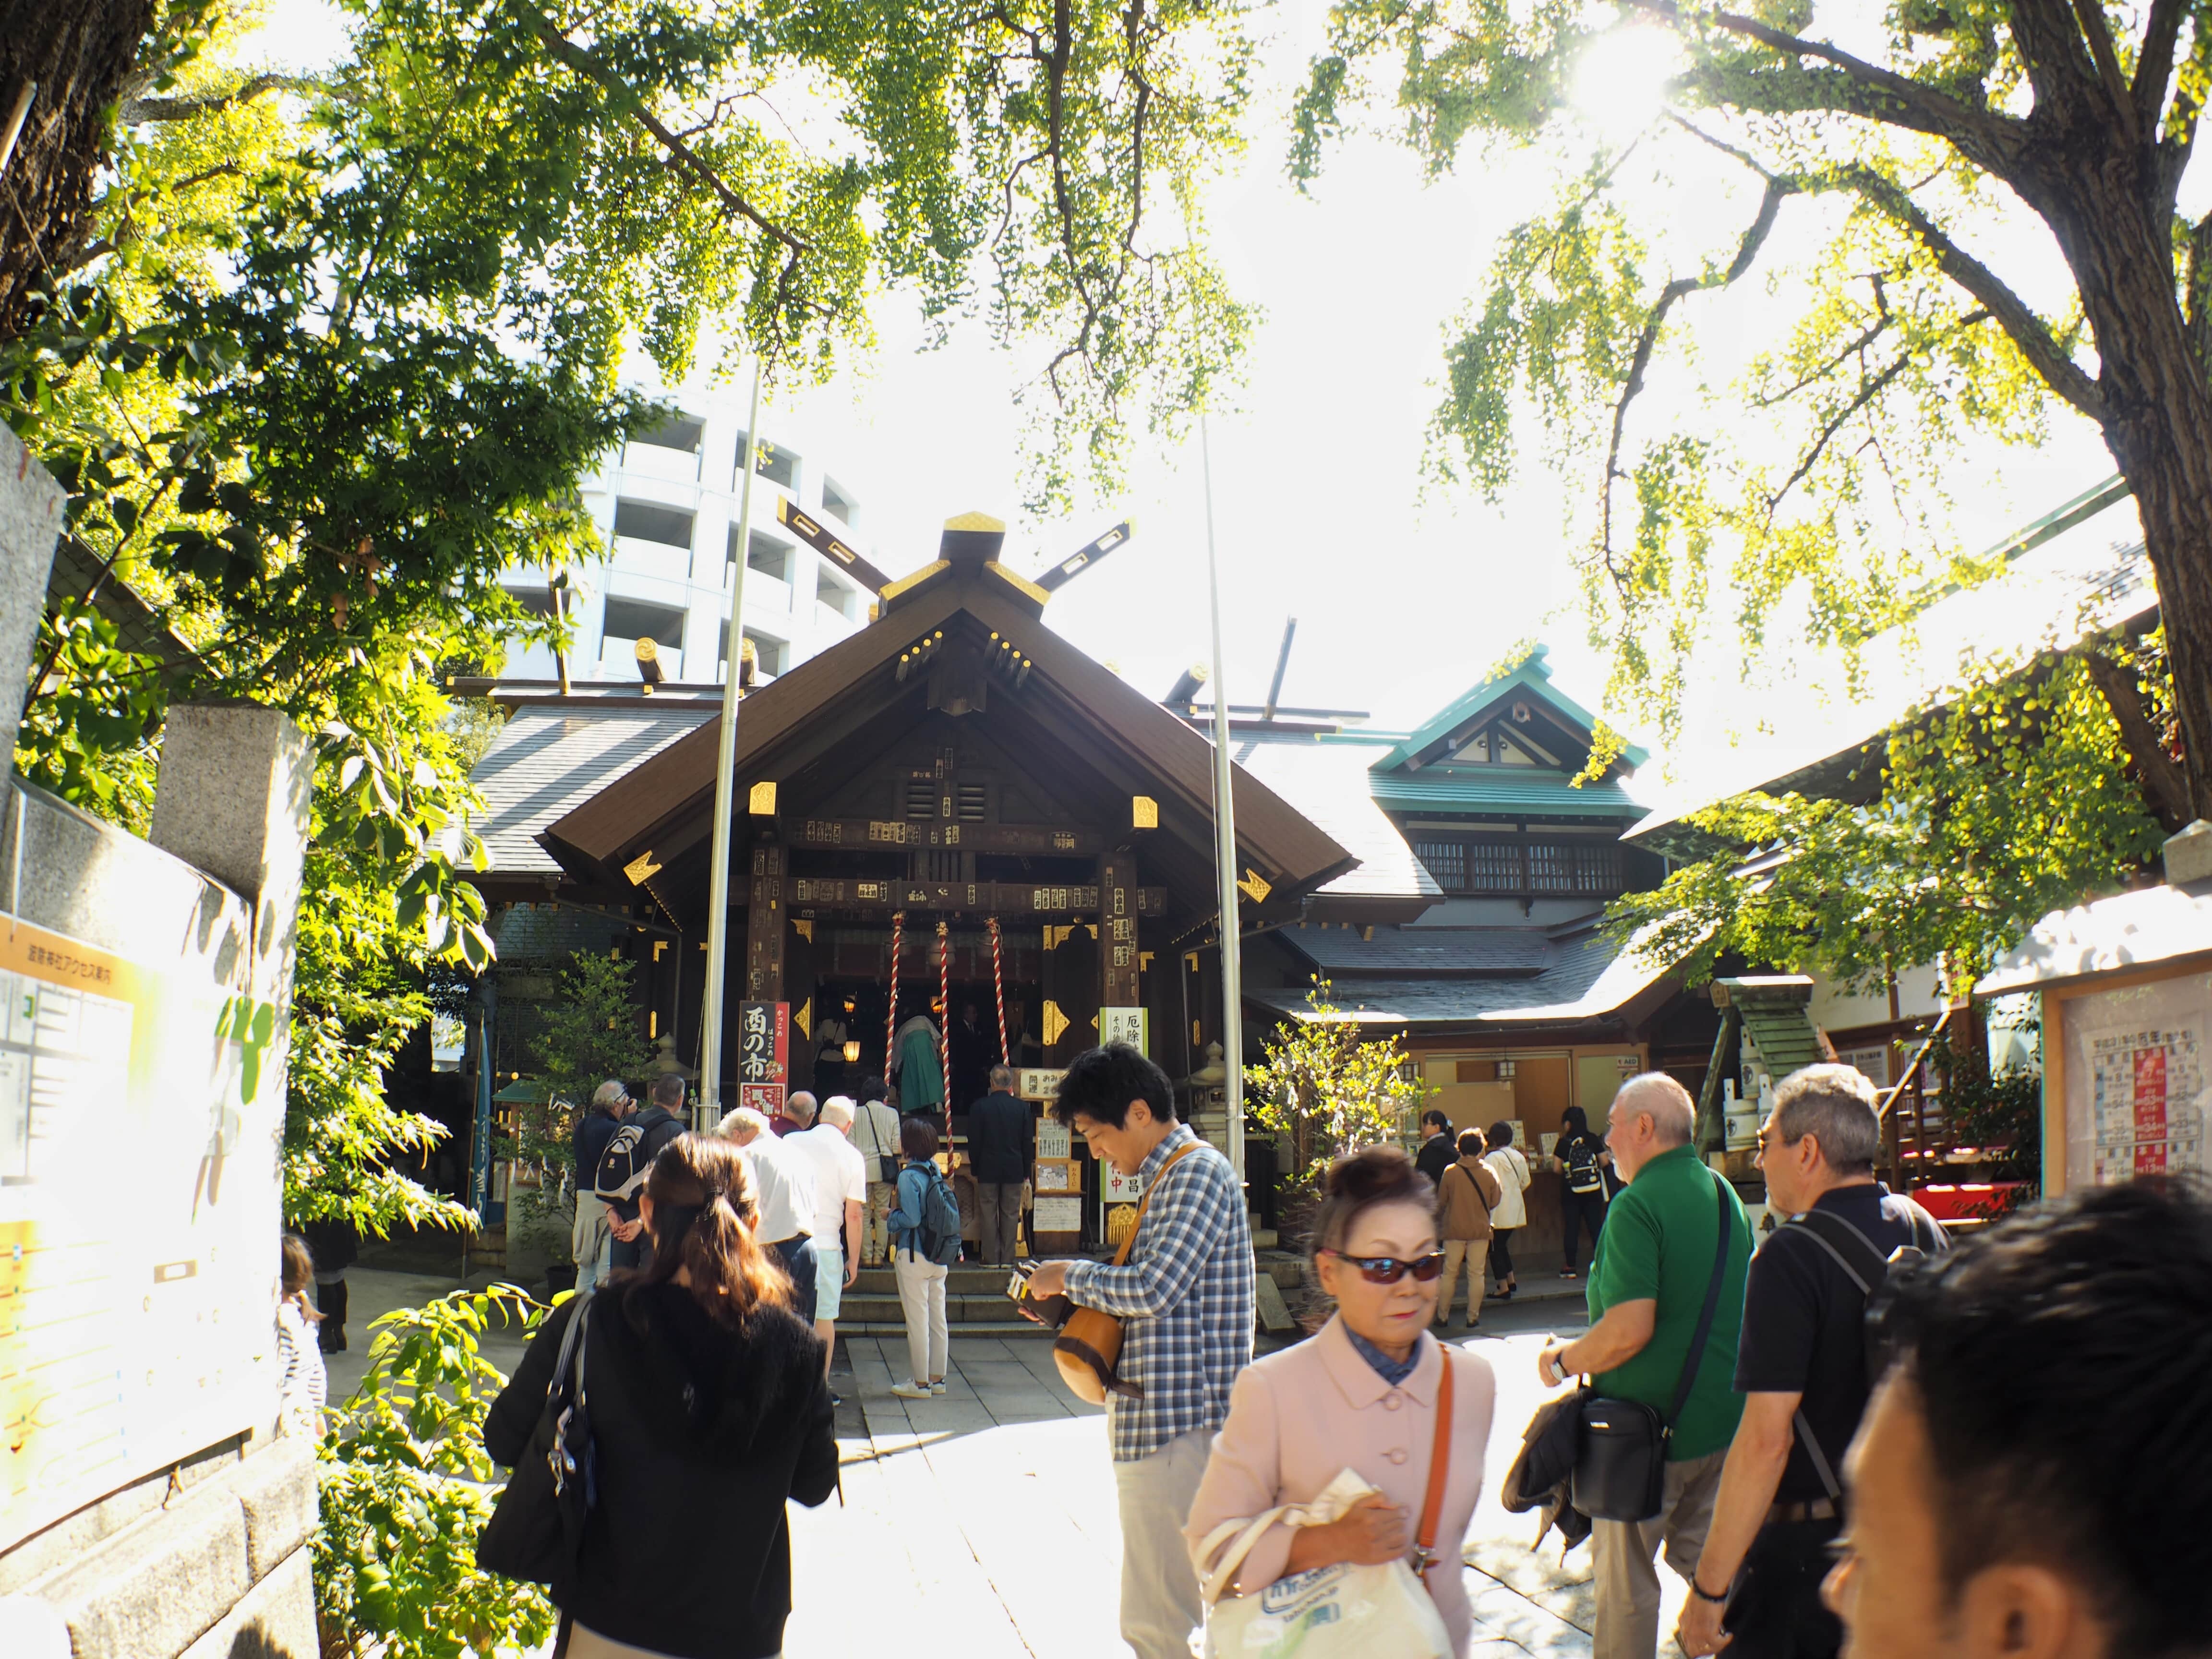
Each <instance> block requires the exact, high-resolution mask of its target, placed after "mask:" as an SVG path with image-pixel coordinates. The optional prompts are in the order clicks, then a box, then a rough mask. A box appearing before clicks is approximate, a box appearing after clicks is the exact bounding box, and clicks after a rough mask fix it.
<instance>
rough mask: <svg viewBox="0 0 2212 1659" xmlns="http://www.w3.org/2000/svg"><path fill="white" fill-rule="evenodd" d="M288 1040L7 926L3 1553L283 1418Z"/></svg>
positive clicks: (148, 970) (228, 1002)
mask: <svg viewBox="0 0 2212 1659" xmlns="http://www.w3.org/2000/svg"><path fill="white" fill-rule="evenodd" d="M284 1029H285V1028H284V1024H283V1011H282V1010H281V1009H279V1008H278V1007H277V1006H276V1005H275V1004H273V1003H267V1002H257V1001H255V1000H252V999H251V998H247V997H244V996H240V995H239V994H236V993H235V992H234V990H232V989H231V988H230V987H228V986H226V985H224V984H222V982H221V981H217V980H216V979H215V978H214V977H213V975H211V974H210V973H209V972H208V971H207V970H206V969H204V968H199V969H197V970H196V969H195V968H194V967H191V966H184V965H180V966H179V967H177V968H173V969H161V968H155V967H153V966H150V965H149V964H146V963H140V962H136V961H132V960H130V959H127V958H125V957H118V956H115V955H112V954H111V953H110V952H108V951H102V950H100V949H98V948H96V947H94V946H92V945H84V944H82V943H80V942H78V941H76V940H75V939H69V938H66V937H64V936H63V935H61V934H58V933H48V932H47V931H46V930H45V929H43V928H40V927H33V925H31V924H30V923H29V922H24V921H13V922H10V923H9V926H8V927H6V928H4V929H0V1428H4V1430H5V1432H4V1434H0V1549H5V1548H7V1547H9V1546H10V1545H12V1544H14V1543H15V1542H16V1541H18V1540H20V1539H21V1538H23V1537H25V1536H26V1535H27V1534H30V1533H33V1532H35V1531H37V1530H38V1529H39V1528H42V1527H46V1526H48V1525H50V1524H52V1522H55V1521H57V1520H58V1519H60V1518H61V1517H62V1516H65V1515H67V1514H69V1513H70V1511H71V1510H76V1509H79V1508H81V1507H82V1506H83V1505H84V1504H88V1503H91V1502H93V1501H94V1500H95V1499H97V1498H100V1497H103V1496H105V1495H106V1493H108V1492H112V1491H114V1490H115V1489H116V1488H117V1487H118V1486H122V1485H124V1484H125V1483H126V1482H128V1481H130V1480H133V1479H135V1478H137V1477H138V1476H140V1475H144V1474H150V1473H152V1472H154V1471H155V1470H157V1469H159V1468H161V1466H162V1465H164V1464H166V1463H171V1462H175V1461H176V1460H178V1459H179V1458H181V1457H184V1456H185V1455H189V1454H191V1453H192V1452H195V1451H197V1450H199V1449H201V1448H203V1447H204V1446H208V1445H211V1444H213V1443H215V1442H216V1441H218V1440H222V1439H224V1438H226V1437H229V1436H231V1435H234V1434H237V1433H239V1432H240V1431H241V1430H244V1429H246V1428H249V1427H251V1426H252V1425H253V1424H254V1423H255V1422H256V1421H258V1420H261V1419H263V1418H264V1415H273V1413H274V1411H275V1407H276V1375H275V1370H274V1355H275V1348H276V1288H277V1286H276V1273H277V1254H276V1239H277V1236H278V1231H279V1228H280V1226H281V1225H282V1224H281V1215H280V1211H279V1199H278V1190H277V1181H276V1145H277V1139H278V1135H279V1133H280V1131H281V1127H282V1125H283V1112H284V1091H283V1087H282V1086H281V1077H280V1074H279V1073H278V1071H277V1069H276V1064H275V1061H276V1058H277V1057H278V1056H279V1055H280V1054H281V1053H282V1049H281V1046H280V1045H281V1043H282V1042H283V1032H284Z"/></svg>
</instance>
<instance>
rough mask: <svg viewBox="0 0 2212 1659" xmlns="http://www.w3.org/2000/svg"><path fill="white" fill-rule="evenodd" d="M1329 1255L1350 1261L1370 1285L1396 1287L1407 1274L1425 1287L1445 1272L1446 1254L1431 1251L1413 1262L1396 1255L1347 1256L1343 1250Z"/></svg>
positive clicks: (1440, 1251)
mask: <svg viewBox="0 0 2212 1659" xmlns="http://www.w3.org/2000/svg"><path fill="white" fill-rule="evenodd" d="M1326 1254H1327V1255H1333V1256H1334V1257H1335V1258H1336V1259H1337V1260H1338V1261H1348V1262H1350V1263H1351V1264H1352V1266H1353V1267H1357V1268H1358V1269H1359V1276H1360V1277H1361V1278H1362V1279H1365V1280H1366V1281H1367V1282H1368V1283H1369V1284H1370V1285H1395V1284H1396V1283H1397V1282H1398V1281H1399V1280H1400V1279H1403V1278H1404V1277H1405V1276H1406V1275H1407V1273H1411V1274H1413V1277H1414V1278H1415V1279H1418V1280H1419V1282H1420V1283H1422V1284H1424V1285H1425V1284H1427V1283H1428V1282H1429V1281H1430V1280H1431V1279H1434V1278H1435V1277H1436V1276H1437V1274H1438V1273H1442V1272H1443V1270H1444V1253H1443V1251H1442V1250H1435V1251H1431V1253H1430V1254H1429V1255H1422V1256H1415V1257H1414V1258H1413V1260H1412V1261H1400V1260H1399V1259H1398V1258H1397V1257H1396V1256H1395V1255H1345V1253H1344V1252H1343V1251H1342V1250H1329V1251H1328V1252H1326Z"/></svg>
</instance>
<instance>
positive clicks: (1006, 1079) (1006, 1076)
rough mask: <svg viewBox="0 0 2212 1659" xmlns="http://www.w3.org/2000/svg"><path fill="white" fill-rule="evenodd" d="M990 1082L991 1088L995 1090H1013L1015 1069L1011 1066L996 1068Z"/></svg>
mask: <svg viewBox="0 0 2212 1659" xmlns="http://www.w3.org/2000/svg"><path fill="white" fill-rule="evenodd" d="M990 1081H991V1086H992V1087H993V1088H994V1089H1011V1088H1012V1087H1013V1086H1014V1068H1013V1067H1012V1066H993V1067H992V1068H991V1079H990Z"/></svg>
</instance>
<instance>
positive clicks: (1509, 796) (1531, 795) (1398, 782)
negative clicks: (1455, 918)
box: [1367, 766, 1644, 818]
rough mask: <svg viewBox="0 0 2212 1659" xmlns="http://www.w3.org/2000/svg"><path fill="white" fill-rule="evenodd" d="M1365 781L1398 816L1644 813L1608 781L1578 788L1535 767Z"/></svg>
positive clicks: (1391, 775)
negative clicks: (1439, 812)
mask: <svg viewBox="0 0 2212 1659" xmlns="http://www.w3.org/2000/svg"><path fill="white" fill-rule="evenodd" d="M1367 782H1368V790H1369V793H1370V794H1371V795H1372V797H1373V798H1374V800H1375V803H1376V805H1378V806H1383V807H1387V808H1389V810H1390V811H1394V812H1420V811H1459V812H1482V811H1497V812H1529V811H1534V812H1555V813H1559V814H1561V815H1565V814H1569V813H1588V814H1590V815H1592V816H1595V817H1622V818H1632V817H1637V816H1638V815H1639V814H1640V813H1642V811H1644V809H1643V807H1642V806H1640V805H1638V804H1637V802H1636V800H1635V799H1634V798H1632V796H1631V795H1630V794H1629V793H1628V792H1627V791H1626V790H1625V789H1623V788H1622V787H1620V785H1619V784H1617V783H1615V782H1613V781H1612V780H1611V779H1610V778H1608V779H1607V780H1605V781H1602V782H1599V783H1585V784H1583V786H1582V787H1579V788H1577V787H1575V784H1574V782H1573V781H1572V780H1571V779H1570V778H1568V777H1566V776H1565V775H1562V774H1560V773H1557V772H1551V771H1543V770H1539V769H1537V768H1535V767H1533V766H1492V767H1484V768H1482V769H1480V771H1478V770H1477V769H1475V768H1473V767H1468V768H1462V769H1454V770H1452V771H1449V772H1441V771H1440V772H1414V773H1410V774H1409V773H1405V772H1376V773H1371V774H1370V775H1369V777H1368V781H1367Z"/></svg>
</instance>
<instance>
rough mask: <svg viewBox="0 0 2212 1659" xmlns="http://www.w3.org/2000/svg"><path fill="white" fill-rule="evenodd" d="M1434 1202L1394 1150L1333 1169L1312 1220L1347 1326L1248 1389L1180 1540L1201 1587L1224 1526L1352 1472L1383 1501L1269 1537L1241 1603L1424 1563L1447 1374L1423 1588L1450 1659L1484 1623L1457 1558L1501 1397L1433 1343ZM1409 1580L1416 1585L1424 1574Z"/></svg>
mask: <svg viewBox="0 0 2212 1659" xmlns="http://www.w3.org/2000/svg"><path fill="white" fill-rule="evenodd" d="M1436 1201H1437V1200H1436V1189H1435V1188H1432V1187H1431V1186H1430V1184H1429V1182H1428V1178H1427V1177H1426V1176H1424V1175H1422V1174H1421V1173H1420V1171H1419V1170H1417V1169H1415V1168H1414V1167H1413V1160H1412V1159H1410V1158H1407V1156H1406V1155H1405V1153H1403V1152H1401V1151H1399V1150H1398V1149H1397V1148H1396V1147H1395V1146H1370V1147H1367V1148H1364V1150H1362V1151H1360V1152H1352V1153H1350V1154H1348V1155H1346V1157H1343V1158H1339V1159H1338V1160H1337V1161H1336V1162H1335V1163H1334V1164H1332V1165H1331V1166H1330V1168H1329V1171H1328V1179H1327V1182H1326V1183H1325V1185H1324V1188H1323V1196H1322V1203H1321V1206H1320V1209H1319V1210H1318V1212H1316V1215H1315V1218H1314V1229H1313V1243H1314V1266H1315V1270H1316V1273H1318V1274H1319V1275H1320V1279H1321V1284H1322V1289H1323V1290H1325V1291H1328V1293H1329V1294H1330V1295H1331V1296H1333V1297H1335V1298H1336V1313H1335V1315H1334V1317H1332V1318H1331V1319H1330V1320H1329V1322H1328V1324H1326V1325H1324V1326H1322V1328H1321V1330H1320V1331H1319V1332H1318V1333H1317V1334H1316V1335H1315V1336H1314V1337H1313V1338H1312V1339H1311V1340H1309V1341H1305V1342H1302V1343H1300V1344H1298V1345H1297V1346H1296V1347H1292V1348H1286V1349H1285V1350H1283V1351H1282V1352H1279V1353H1273V1354H1269V1355H1268V1356H1267V1358H1263V1359H1261V1360H1258V1361H1255V1363H1254V1364H1251V1365H1249V1366H1248V1367H1247V1368H1246V1369H1245V1370H1244V1371H1243V1373H1242V1374H1241V1375H1240V1376H1238V1377H1237V1386H1236V1389H1235V1391H1234V1392H1233V1393H1232V1394H1231V1396H1230V1401H1229V1419H1228V1421H1227V1422H1226V1423H1225V1424H1223V1425H1222V1428H1221V1432H1220V1434H1219V1435H1218V1437H1216V1438H1215V1440H1214V1443H1213V1455H1212V1458H1211V1459H1210V1460H1209V1461H1208V1462H1207V1464H1206V1476H1205V1479H1204V1480H1202V1481H1201V1482H1200V1485H1199V1489H1198V1498H1197V1501H1196V1502H1195V1503H1194V1504H1193V1505H1192V1508H1191V1512H1190V1520H1189V1522H1188V1525H1186V1526H1185V1527H1184V1528H1183V1536H1184V1538H1185V1539H1186V1541H1188V1543H1189V1545H1190V1547H1191V1550H1192V1553H1193V1555H1194V1559H1197V1566H1198V1571H1199V1575H1200V1577H1201V1578H1203V1577H1205V1576H1206V1573H1207V1571H1208V1570H1209V1569H1210V1568H1211V1567H1212V1565H1213V1563H1212V1561H1211V1560H1209V1559H1198V1558H1200V1546H1201V1544H1202V1542H1203V1541H1204V1540H1205V1539H1206V1537H1207V1536H1208V1535H1209V1534H1212V1532H1213V1530H1214V1529H1215V1528H1218V1527H1219V1526H1220V1525H1221V1523H1222V1522H1225V1521H1231V1520H1245V1519H1249V1518H1250V1517H1252V1516H1258V1515H1260V1514H1261V1513H1263V1512H1264V1511H1266V1510H1271V1509H1273V1508H1274V1507H1276V1506H1277V1505H1278V1504H1304V1503H1309V1502H1310V1501H1311V1500H1312V1499H1314V1498H1317V1497H1319V1496H1320V1495H1321V1492H1322V1488H1323V1487H1325V1486H1328V1483H1329V1482H1330V1481H1331V1480H1334V1479H1335V1478H1336V1476H1337V1474H1338V1473H1339V1472H1340V1470H1342V1469H1345V1468H1351V1469H1352V1470H1353V1471H1354V1472H1355V1473H1357V1474H1359V1475H1360V1476H1361V1477H1362V1478H1363V1479H1364V1480H1366V1482H1367V1483H1368V1484H1369V1485H1370V1486H1375V1487H1376V1488H1378V1492H1377V1493H1376V1495H1375V1496H1373V1497H1370V1498H1367V1499H1365V1500H1364V1501H1363V1502H1362V1503H1361V1504H1359V1505H1358V1507H1356V1508H1354V1509H1353V1510H1352V1511H1351V1512H1350V1513H1349V1514H1347V1515H1346V1516H1344V1517H1343V1519H1341V1520H1340V1521H1334V1522H1329V1523H1328V1524H1327V1525H1325V1526H1314V1527H1297V1528H1293V1527H1286V1526H1275V1527H1271V1528H1268V1530H1267V1532H1266V1533H1265V1534H1262V1535H1261V1538H1260V1541H1259V1542H1258V1543H1257V1545H1255V1547H1254V1548H1253V1550H1252V1552H1251V1553H1250V1554H1249V1555H1248V1556H1247V1557H1246V1558H1245V1559H1244V1565H1243V1567H1242V1568H1241V1569H1240V1570H1239V1571H1238V1573H1237V1579H1236V1582H1235V1583H1233V1584H1232V1585H1231V1587H1230V1588H1231V1593H1232V1594H1235V1595H1253V1594H1255V1592H1257V1591H1260V1590H1262V1589H1266V1588H1267V1586H1268V1585H1269V1584H1271V1583H1274V1582H1275V1581H1276V1580H1277V1579H1279V1578H1282V1577H1287V1576H1289V1575H1291V1574H1293V1573H1300V1572H1306V1571H1311V1570H1312V1569H1314V1568H1316V1567H1324V1566H1330V1565H1334V1564H1336V1563H1338V1562H1340V1561H1348V1562H1354V1563H1358V1564H1361V1565H1379V1564H1381V1563H1383V1562H1386V1561H1391V1560H1396V1559H1407V1560H1409V1561H1413V1556H1414V1553H1415V1538H1414V1534H1415V1532H1416V1529H1417V1527H1418V1524H1419V1518H1420V1514H1421V1507H1422V1503H1423V1500H1424V1498H1425V1496H1426V1493H1427V1491H1428V1486H1429V1465H1430V1462H1431V1452H1432V1449H1433V1448H1434V1446H1435V1444H1436V1439H1437V1435H1436V1431H1437V1394H1438V1389H1439V1385H1440V1384H1441V1383H1442V1381H1443V1369H1444V1365H1445V1364H1446V1363H1447V1361H1449V1364H1451V1366H1452V1393H1453V1400H1452V1415H1451V1429H1450V1436H1449V1465H1448V1468H1447V1471H1446V1482H1445V1486H1444V1491H1443V1504H1442V1507H1441V1509H1440V1510H1439V1512H1438V1521H1437V1534H1436V1538H1435V1541H1434V1544H1433V1547H1432V1549H1431V1559H1432V1560H1434V1561H1435V1562H1436V1563H1437V1570H1436V1571H1433V1572H1431V1573H1430V1574H1428V1575H1426V1576H1425V1577H1424V1580H1423V1582H1424V1583H1426V1584H1427V1585H1428V1588H1429V1593H1430V1595H1431V1596H1433V1597H1434V1598H1435V1600H1436V1604H1437V1612H1438V1613H1441V1614H1442V1615H1443V1621H1444V1627H1445V1628H1446V1629H1447V1630H1448V1631H1449V1632H1451V1638H1452V1645H1453V1650H1454V1651H1455V1652H1464V1651H1465V1650H1466V1648H1467V1645H1468V1638H1469V1634H1470V1632H1471V1631H1472V1629H1473V1626H1474V1614H1473V1613H1472V1612H1471V1611H1470V1610H1469V1608H1468V1601H1467V1591H1466V1589H1465V1588H1464V1586H1463V1585H1462V1582H1461V1574H1460V1570H1459V1559H1460V1548H1461V1543H1462V1540H1463V1539H1464V1538H1465V1536H1466V1534H1467V1526H1468V1517H1469V1516H1472V1515H1473V1514H1474V1504H1475V1498H1476V1497H1477V1495H1478V1494H1479V1493H1480V1491H1481V1488H1482V1454H1483V1448H1484V1446H1485V1445H1486V1443H1487V1442H1488V1440H1489V1438H1490V1418H1491V1411H1492V1406H1493V1405H1494V1404H1495V1402H1496V1399H1497V1392H1498V1385H1497V1380H1496V1378H1495V1377H1494V1376H1492V1374H1491V1370H1490V1365H1489V1362H1488V1361H1486V1360H1484V1359H1482V1358H1479V1357H1478V1356H1476V1355H1474V1354H1470V1353H1468V1352H1464V1351H1462V1350H1459V1349H1454V1348H1447V1347H1446V1346H1444V1345H1443V1344H1442V1343H1439V1342H1438V1341H1437V1340H1436V1338H1435V1337H1433V1336H1431V1334H1429V1322H1430V1320H1431V1317H1432V1316H1433V1315H1434V1313H1435V1310H1436V1304H1437V1279H1439V1278H1440V1277H1441V1275H1442V1274H1443V1265H1444V1255H1443V1249H1441V1248H1440V1247H1439V1245H1438V1243H1437V1222H1436ZM1420 1565H1421V1564H1420V1563H1419V1562H1418V1561H1413V1566H1414V1570H1415V1571H1416V1572H1419V1571H1420Z"/></svg>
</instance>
